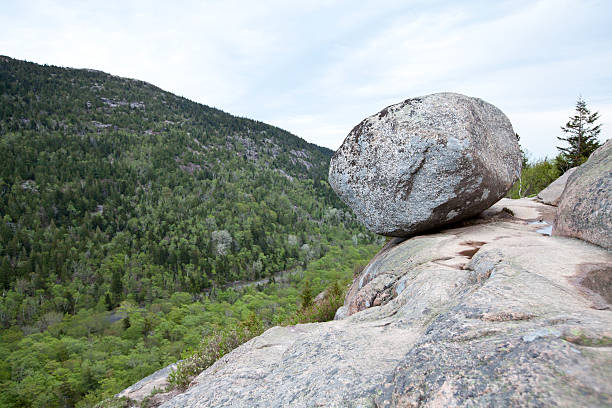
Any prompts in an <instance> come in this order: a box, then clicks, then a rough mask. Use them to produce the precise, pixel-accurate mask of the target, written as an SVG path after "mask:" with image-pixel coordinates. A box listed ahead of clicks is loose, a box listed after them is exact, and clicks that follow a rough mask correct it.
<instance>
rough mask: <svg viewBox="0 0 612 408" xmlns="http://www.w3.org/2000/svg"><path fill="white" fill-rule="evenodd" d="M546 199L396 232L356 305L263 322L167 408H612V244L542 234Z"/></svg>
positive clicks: (362, 280) (361, 284)
mask: <svg viewBox="0 0 612 408" xmlns="http://www.w3.org/2000/svg"><path fill="white" fill-rule="evenodd" d="M550 208H551V207H550V206H547V205H544V204H540V203H537V202H535V201H533V200H527V199H523V200H507V199H504V200H502V201H501V202H500V203H498V204H496V205H494V206H493V207H492V208H491V209H489V210H487V211H486V212H485V214H483V215H482V216H481V217H480V219H479V220H478V221H470V223H471V224H470V225H465V226H462V227H457V228H453V229H449V230H446V231H440V232H438V233H435V234H429V235H421V236H415V237H413V238H410V239H407V240H403V241H402V240H399V239H397V240H394V241H393V242H392V243H390V244H389V245H388V246H387V247H386V248H385V249H384V251H381V253H380V254H378V255H377V256H376V257H375V258H374V259H373V260H372V262H371V265H375V267H373V268H367V269H366V270H364V271H363V273H362V274H361V275H360V276H359V277H358V278H357V280H356V282H355V285H356V286H357V294H358V295H359V297H360V298H361V299H364V302H363V303H361V305H362V306H361V307H360V308H359V310H358V311H355V312H354V313H353V314H351V315H350V316H348V317H346V318H344V319H342V320H336V321H332V322H326V323H316V324H305V325H297V326H290V327H274V328H272V329H269V330H268V331H266V332H265V333H264V334H263V335H261V336H259V337H256V338H254V339H252V340H251V341H249V342H247V343H245V344H244V345H242V346H240V347H239V348H237V349H236V350H234V351H232V352H231V353H229V354H227V355H225V356H224V357H223V358H222V359H221V360H219V361H217V362H216V363H215V364H214V365H212V366H211V367H209V368H208V369H207V370H205V371H204V372H203V373H202V374H200V375H199V376H198V377H197V378H196V379H195V381H194V383H193V384H192V386H191V387H190V388H189V389H188V390H187V391H185V392H184V393H183V394H180V395H178V396H175V397H174V398H172V399H171V400H170V401H168V402H166V403H164V404H163V405H162V407H164V408H179V407H181V408H183V407H196V408H199V407H238V408H239V407H286V406H291V407H372V408H373V407H451V406H460V407H461V406H464V407H493V406H504V407H524V406H531V407H549V406H550V407H553V406H563V407H604V406H611V405H612V381H610V379H611V378H612V311H611V310H610V303H609V302H610V301H611V300H612V299H610V285H611V284H612V283H611V282H610V280H609V279H608V280H606V279H602V277H604V278H605V277H609V276H610V273H612V254H610V252H608V251H606V250H604V249H602V248H600V247H598V246H595V245H592V244H589V243H586V242H583V241H580V240H574V239H567V238H563V237H550V236H545V235H542V234H540V233H538V232H537V229H538V228H539V226H538V225H536V224H531V223H529V222H528V221H531V220H539V219H542V218H544V219H548V218H547V217H548V216H549V215H550ZM511 214H514V216H512V215H511ZM365 300H367V302H366V301H365Z"/></svg>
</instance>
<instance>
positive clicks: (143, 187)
mask: <svg viewBox="0 0 612 408" xmlns="http://www.w3.org/2000/svg"><path fill="white" fill-rule="evenodd" d="M330 157H331V151H330V150H329V149H327V148H323V147H319V146H316V145H314V144H312V143H309V142H307V141H305V140H303V139H301V138H299V137H297V136H295V135H292V134H291V133H289V132H287V131H284V130H282V129H280V128H278V127H275V126H271V125H267V124H265V123H263V122H259V121H256V120H252V119H246V118H238V117H235V116H232V115H231V114H229V113H226V112H223V111H221V110H219V109H216V108H211V107H209V106H206V105H203V104H199V103H196V102H192V101H189V100H188V99H186V98H183V97H179V96H176V95H173V94H171V93H169V92H166V91H163V90H161V89H160V88H158V87H156V86H154V85H151V84H149V83H146V82H144V81H139V80H132V79H127V78H122V77H117V76H113V75H111V74H106V73H101V72H98V71H91V70H87V69H71V68H61V67H53V66H42V65H38V64H34V63H29V62H24V61H19V60H15V59H11V58H8V57H1V58H0V161H1V162H2V163H3V165H2V166H1V167H0V290H1V293H2V296H1V297H0V355H1V356H2V363H0V383H1V384H2V387H3V388H4V389H6V390H7V391H6V392H4V393H2V395H0V405H4V406H15V405H17V406H64V405H67V406H75V405H76V404H85V403H84V402H83V401H85V400H87V401H88V403H94V402H97V400H99V399H100V398H103V397H104V396H109V395H112V394H114V393H116V392H118V391H119V390H121V389H122V388H124V387H125V386H127V385H129V384H130V383H132V382H134V381H135V380H137V379H139V378H142V377H143V376H146V375H148V374H150V373H151V372H153V371H155V370H156V369H158V368H160V367H162V366H163V365H167V364H169V363H170V362H172V361H176V360H178V359H180V358H182V357H183V356H184V353H188V351H189V350H192V349H193V348H195V347H196V346H197V345H198V343H199V342H200V340H201V339H202V337H203V336H205V335H206V333H213V332H215V331H216V330H220V329H222V328H227V327H231V326H232V325H237V324H239V323H240V322H241V321H244V320H245V319H247V318H249V316H250V315H251V314H252V313H254V314H256V315H257V318H258V319H261V320H262V323H263V325H264V326H266V327H267V326H269V325H272V324H273V323H277V322H280V321H283V320H284V319H287V318H289V316H291V315H292V314H293V313H294V312H295V311H296V310H297V309H298V307H299V299H300V298H299V295H298V293H299V288H300V286H301V285H302V282H301V279H303V278H305V277H308V279H310V280H311V281H312V288H313V289H314V290H323V289H325V288H326V287H327V286H328V285H330V284H332V283H334V281H336V280H338V281H340V282H341V283H342V284H344V283H345V280H346V277H347V276H348V275H350V273H351V268H352V267H353V265H352V264H351V265H343V264H342V265H341V264H339V263H338V262H336V263H331V264H330V263H329V262H327V261H325V262H322V261H321V265H322V266H317V267H310V265H313V263H315V264H316V263H317V262H319V261H320V260H322V259H326V256H328V255H329V256H330V257H331V258H332V259H337V255H336V254H337V253H339V252H340V251H344V252H347V251H349V252H351V251H353V252H354V257H353V258H351V259H360V257H363V256H364V255H363V254H364V253H366V252H367V251H370V250H371V245H370V246H368V245H369V244H371V243H373V242H375V241H376V237H375V236H374V235H373V234H371V233H369V232H367V231H366V230H365V229H364V227H363V226H361V225H360V224H359V223H358V222H357V221H356V220H355V218H354V216H353V214H352V212H351V211H350V210H349V209H348V208H347V207H346V206H344V204H342V203H341V202H340V201H339V199H338V198H337V197H336V195H335V194H334V192H333V191H332V190H331V187H330V186H329V184H328V183H327V181H326V180H327V173H328V165H329V158H330ZM330 254H331V255H330ZM332 255H333V256H332ZM347 259H348V258H347ZM317 265H318V264H317ZM323 265H324V266H323ZM287 270H291V271H295V273H294V274H292V277H290V278H288V280H287V282H285V283H283V285H279V284H277V283H275V282H274V280H273V279H271V280H270V281H271V282H270V283H268V284H266V285H260V286H258V287H253V288H245V289H240V290H239V291H236V290H233V289H224V287H225V285H226V284H227V283H229V282H234V281H238V280H240V281H260V280H262V279H264V278H269V277H271V276H274V275H276V274H277V273H278V272H281V271H287ZM247 293H248V296H247V295H245V294H247ZM243 295H244V297H243ZM186 310H189V313H188V314H187V313H186ZM178 316H181V317H178ZM196 323H197V324H196ZM109 344H113V346H112V347H111V348H110V349H109ZM109 350H112V353H111V352H110V351H109ZM130 361H132V362H130ZM134 362H137V363H134ZM93 373H95V375H94V374H93ZM43 379H44V380H43ZM22 384H29V385H28V386H22ZM45 384H47V385H45ZM49 384H51V385H49ZM33 396H36V397H33ZM36 401H38V402H36ZM61 401H64V402H61ZM84 406H87V405H84Z"/></svg>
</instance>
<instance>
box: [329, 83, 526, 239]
mask: <svg viewBox="0 0 612 408" xmlns="http://www.w3.org/2000/svg"><path fill="white" fill-rule="evenodd" d="M520 170H521V153H520V150H519V145H518V142H517V138H516V134H515V133H514V130H513V129H512V125H511V124H510V121H509V120H508V118H507V117H506V116H505V115H504V114H503V113H502V112H501V111H500V110H499V109H498V108H496V107H495V106H493V105H491V104H489V103H487V102H485V101H483V100H481V99H478V98H471V97H468V96H464V95H460V94H455V93H439V94H433V95H427V96H422V97H418V98H412V99H407V100H405V101H404V102H401V103H398V104H395V105H391V106H389V107H387V108H385V109H383V110H382V111H380V112H379V113H377V114H375V115H373V116H370V117H368V118H366V119H364V120H363V121H362V122H361V123H360V124H358V125H357V126H356V127H355V128H354V129H353V130H352V131H351V132H350V133H349V135H348V136H347V137H346V139H345V140H344V142H343V144H342V146H341V147H340V148H339V149H338V151H337V152H336V153H335V154H334V156H333V158H332V159H331V163H330V169H329V182H330V184H331V186H332V188H333V189H334V190H335V191H336V193H337V194H338V195H339V196H340V198H341V199H342V200H343V201H344V202H345V203H346V204H348V205H349V206H350V207H351V208H352V209H353V211H354V212H355V214H356V216H357V218H358V219H359V220H360V221H361V222H362V223H364V224H365V225H366V227H368V228H369V229H370V230H371V231H373V232H375V233H377V234H381V235H387V236H397V237H406V236H410V235H413V234H415V233H417V232H421V231H425V230H428V229H432V228H436V227H439V226H442V225H446V224H450V223H453V222H456V221H459V220H462V219H465V218H468V217H471V216H474V215H476V214H478V213H480V212H482V211H483V210H485V209H486V208H488V207H490V206H491V205H492V204H493V203H495V202H496V201H498V200H499V199H500V198H502V197H503V196H504V195H505V194H506V192H507V191H508V190H509V189H510V187H511V186H512V184H513V183H514V181H515V180H516V179H517V178H518V177H519V175H520Z"/></svg>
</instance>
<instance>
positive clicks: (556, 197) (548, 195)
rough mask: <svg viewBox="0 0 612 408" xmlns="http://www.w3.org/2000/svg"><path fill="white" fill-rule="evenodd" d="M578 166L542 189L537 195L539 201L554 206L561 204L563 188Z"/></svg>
mask: <svg viewBox="0 0 612 408" xmlns="http://www.w3.org/2000/svg"><path fill="white" fill-rule="evenodd" d="M576 168H577V167H572V168H571V169H569V170H568V171H566V172H565V173H563V174H562V175H561V176H560V177H559V178H557V179H556V180H555V181H553V182H552V183H550V184H549V185H548V187H546V188H545V189H544V190H542V191H540V192H539V193H538V195H537V196H536V198H537V199H538V201H541V202H543V203H544V204H548V205H554V206H557V205H559V201H560V200H561V194H562V193H563V190H564V189H565V185H566V184H567V180H568V179H569V176H571V175H572V173H574V171H575V170H576Z"/></svg>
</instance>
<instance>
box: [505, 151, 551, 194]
mask: <svg viewBox="0 0 612 408" xmlns="http://www.w3.org/2000/svg"><path fill="white" fill-rule="evenodd" d="M560 175H561V174H560V173H559V168H558V166H557V164H556V162H555V161H554V160H546V159H544V160H539V161H536V162H534V163H527V165H525V166H523V169H522V171H521V176H520V178H519V179H518V181H517V182H516V183H514V185H513V186H512V188H511V189H510V191H508V194H507V197H510V198H522V197H531V196H534V195H536V194H537V193H539V192H540V191H542V190H543V189H544V188H546V187H547V186H548V185H549V184H550V183H552V182H553V181H555V180H556V179H557V177H559V176H560Z"/></svg>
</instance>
